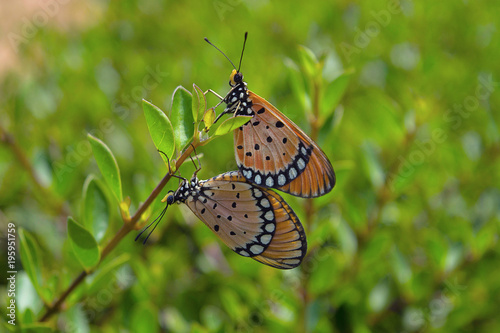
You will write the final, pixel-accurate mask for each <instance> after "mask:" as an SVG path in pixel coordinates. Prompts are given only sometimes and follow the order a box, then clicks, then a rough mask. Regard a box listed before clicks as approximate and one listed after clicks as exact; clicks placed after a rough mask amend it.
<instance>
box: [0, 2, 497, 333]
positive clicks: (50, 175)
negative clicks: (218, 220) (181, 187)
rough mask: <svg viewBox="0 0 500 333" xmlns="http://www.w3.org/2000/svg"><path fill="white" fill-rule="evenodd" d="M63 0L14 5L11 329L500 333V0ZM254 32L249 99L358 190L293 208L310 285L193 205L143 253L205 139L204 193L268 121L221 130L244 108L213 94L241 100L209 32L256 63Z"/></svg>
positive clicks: (4, 81)
mask: <svg viewBox="0 0 500 333" xmlns="http://www.w3.org/2000/svg"><path fill="white" fill-rule="evenodd" d="M48 3H49V4H50V5H45V6H44V7H42V6H41V5H40V7H38V6H39V5H38V4H37V5H36V7H34V8H31V9H29V8H23V9H21V8H17V9H16V7H15V6H14V5H12V6H13V7H12V10H11V11H12V12H15V15H14V14H13V15H11V16H12V17H21V18H24V19H21V20H18V22H16V23H15V24H13V23H12V24H11V25H10V26H7V28H6V29H5V28H4V29H3V30H4V31H5V32H6V33H5V35H6V36H7V38H6V39H5V40H4V41H2V42H0V51H2V50H7V51H6V52H4V53H3V54H7V55H8V54H11V55H12V56H11V57H10V58H9V57H6V58H5V59H6V60H5V61H4V63H5V64H8V66H5V67H0V91H2V93H1V94H0V110H1V112H0V142H1V144H0V209H1V214H0V224H1V227H2V228H1V230H2V231H1V232H2V235H5V236H4V237H2V238H5V239H6V237H7V236H6V233H7V225H8V223H14V224H15V225H16V237H17V245H16V246H17V261H16V265H17V266H16V269H17V271H18V273H17V278H16V304H17V317H16V318H17V322H16V327H13V326H12V325H9V324H8V323H6V322H2V323H0V325H2V329H4V328H5V329H8V330H11V331H15V329H19V328H20V327H23V328H25V329H27V330H29V329H32V330H33V331H36V332H43V331H48V332H49V331H54V330H57V331H64V332H73V331H78V332H80V331H82V332H89V331H91V332H111V331H117V330H118V331H122V330H128V331H131V332H135V331H141V330H142V331H149V332H153V331H172V332H269V331H273V332H287V331H297V332H368V331H375V332H392V331H401V332H431V331H432V332H436V331H437V332H456V331H474V332H495V331H499V330H500V320H499V319H498V315H497V312H498V311H497V309H498V308H499V307H500V271H499V270H498V267H499V265H500V253H499V247H498V232H499V227H500V209H499V207H500V191H499V188H498V184H500V167H499V166H500V163H499V162H498V157H499V151H500V145H499V140H500V135H499V130H498V125H497V124H498V122H499V121H500V119H499V113H498V112H494V110H497V109H498V108H499V106H500V94H498V89H499V85H498V80H499V77H500V74H499V73H500V63H499V62H498V56H499V51H500V38H499V36H498V33H499V32H498V28H496V25H498V18H497V14H496V13H497V12H498V10H499V9H500V8H499V4H498V2H495V1H486V2H472V1H469V2H441V3H435V2H430V1H424V2H415V1H410V0H405V1H402V2H401V3H400V2H397V1H389V2H386V1H361V2H357V3H356V4H354V3H351V2H348V1H337V2H335V3H332V2H324V1H323V2H321V1H313V2H307V3H304V4H301V6H303V7H301V8H300V9H298V7H297V5H296V4H293V3H289V2H284V1H278V2H270V1H268V2H266V1H253V2H241V1H226V0H221V1H213V2H193V1H187V2H186V1H184V2H160V1H143V2H138V1H137V2H136V1H121V2H85V3H73V2H66V3H63V2H59V1H55V0H54V1H49V2H48ZM8 12H9V11H6V12H5V13H4V12H2V14H0V15H1V16H2V17H3V18H7V15H8V14H7V13H8ZM299 12H300V13H299ZM299 14H300V15H299ZM43 15H45V17H46V18H47V20H40V19H39V17H43ZM2 21H5V22H7V23H6V24H8V22H9V20H2ZM245 31H249V39H248V42H247V46H246V50H245V54H244V57H243V61H242V67H241V71H242V73H243V74H244V76H245V81H246V82H248V86H249V89H251V90H252V91H255V92H256V93H257V94H259V95H260V96H263V97H265V98H266V99H268V100H269V101H270V102H271V103H273V104H274V105H275V106H277V107H278V108H279V109H280V110H281V111H282V112H283V113H285V114H286V115H287V117H289V118H291V119H292V120H293V121H294V122H296V123H297V124H298V125H299V126H300V127H301V128H303V129H304V131H305V132H307V133H308V134H310V135H311V137H313V138H315V139H317V142H318V144H319V145H320V146H321V147H322V149H323V150H324V151H325V153H326V154H327V156H329V157H330V159H331V161H332V164H333V166H334V168H335V171H336V174H337V185H336V187H335V188H334V189H333V191H332V192H331V193H329V194H328V195H325V196H323V197H320V198H317V199H314V200H305V199H299V198H295V197H291V196H288V195H283V197H284V198H285V199H286V201H287V202H288V203H289V204H290V205H291V206H292V207H293V209H294V211H295V212H296V213H297V215H298V216H299V218H300V220H301V221H302V223H303V224H304V227H305V229H306V234H307V237H308V245H309V250H308V255H307V257H306V259H305V261H304V263H303V264H302V265H301V266H300V267H299V268H297V269H294V270H291V271H279V270H276V269H273V268H270V267H267V266H264V265H262V264H259V263H257V262H254V261H252V260H250V259H246V258H243V257H241V256H238V255H237V254H234V253H232V251H231V250H230V249H228V248H226V247H224V245H223V244H221V243H220V242H219V241H218V240H217V238H216V237H215V236H214V235H213V234H212V233H211V232H210V230H208V228H206V226H204V225H203V223H201V222H200V221H198V220H197V219H196V218H195V217H194V215H193V214H192V213H191V212H190V211H188V210H186V209H185V207H182V206H179V207H176V206H174V207H170V208H169V210H168V211H167V213H166V215H165V217H164V219H163V220H162V222H161V223H160V225H159V227H158V228H157V229H156V231H155V232H154V233H153V234H152V236H151V238H150V239H149V241H148V243H147V244H146V245H145V246H143V245H142V244H141V243H140V242H134V238H135V236H136V234H137V232H136V230H138V229H140V227H142V226H143V225H144V224H145V223H146V222H150V221H151V220H152V219H154V218H155V217H156V216H158V214H159V213H160V212H161V210H162V209H163V208H164V205H165V204H164V203H161V200H160V199H161V198H162V197H163V196H164V195H165V194H166V193H167V191H168V190H172V189H173V190H175V189H176V188H177V184H178V183H177V180H175V179H174V180H170V181H169V179H168V177H167V178H165V175H166V174H167V173H168V171H169V167H168V166H167V164H168V163H170V168H171V170H172V171H178V172H180V174H182V175H183V176H184V177H189V176H190V175H191V174H192V172H193V170H194V166H193V164H192V163H191V161H190V160H189V158H188V156H189V153H190V152H191V151H190V149H191V146H190V143H193V144H194V145H195V146H196V147H197V148H196V152H197V153H198V155H199V156H201V157H200V161H201V164H202V170H201V171H200V172H199V174H198V175H199V176H200V178H203V179H206V178H209V177H212V176H215V175H217V174H220V173H222V172H225V171H228V170H234V169H236V164H235V162H234V156H233V143H232V135H231V134H228V132H229V131H231V130H232V129H233V128H235V127H238V126H239V123H234V122H239V121H242V122H244V121H246V120H245V119H239V120H238V119H237V120H229V119H230V118H223V119H221V120H220V121H219V122H217V123H216V124H214V125H213V126H211V125H212V123H213V121H214V120H215V118H216V116H217V114H220V112H222V107H221V106H219V107H218V108H217V109H215V112H216V113H217V114H215V113H214V110H213V109H211V107H214V106H215V105H216V104H217V103H219V99H218V98H217V97H216V96H214V95H213V94H211V93H207V94H205V93H204V92H205V91H207V90H208V89H212V90H214V91H217V92H218V93H219V94H221V95H224V94H225V93H226V92H227V91H228V89H229V87H228V85H227V82H228V78H229V74H230V71H231V69H232V67H231V65H230V64H229V62H227V60H226V59H225V58H224V57H223V56H221V54H220V53H219V52H217V51H216V50H214V49H213V48H212V47H211V46H209V45H208V44H206V43H205V42H204V41H203V37H204V36H207V37H209V38H210V40H211V41H212V42H213V43H215V44H216V45H217V46H218V47H219V48H221V49H222V50H223V51H224V52H226V53H227V55H228V56H229V57H230V58H231V59H232V61H233V62H234V63H235V64H237V62H238V61H239V59H238V57H239V53H240V52H241V46H240V45H241V43H242V39H243V33H244V32H245ZM13 36H14V37H13ZM15 36H19V38H17V39H16V37H15ZM13 38H14V39H13ZM301 45H302V46H301ZM0 53H1V52H0ZM7 67H8V68H7ZM5 68H7V69H5ZM193 82H196V84H193ZM176 87H178V88H176ZM183 87H188V88H183ZM143 99H144V101H143ZM156 105H157V106H156ZM226 119H227V120H226ZM148 133H149V134H148ZM224 134H227V135H224ZM150 138H151V139H150ZM158 150H159V151H161V152H163V153H158ZM192 155H194V154H192ZM167 157H168V158H167ZM186 158H187V159H186ZM184 162H189V163H184ZM162 179H163V180H162ZM160 182H162V184H166V186H165V187H164V188H161V187H160V188H158V187H157V185H158V184H159V183H160ZM153 193H154V196H153V197H151V195H152V194H153ZM2 244H4V243H3V242H2ZM6 252H7V248H6V246H2V248H1V249H0V255H1V256H2V258H6V257H7V253H6ZM2 269H3V266H2ZM5 271H6V270H4V269H3V271H2V274H6V273H4V272H5ZM2 276H3V275H2ZM5 281H6V279H5V278H3V279H2V282H1V283H2V284H0V294H1V295H7V289H8V286H7V284H6V282H5ZM76 282H77V283H76ZM75 283H76V284H75ZM72 286H74V288H72ZM69 288H71V289H70V293H69V294H68V295H67V298H65V299H64V302H63V303H62V304H60V305H57V306H55V305H56V304H55V302H56V301H57V300H58V299H60V297H61V295H63V294H64V292H65V291H67V290H68V289H69ZM0 300H1V301H0V306H1V307H2V309H5V308H6V306H7V303H6V302H7V301H8V298H7V297H6V296H4V297H2V298H0ZM49 309H53V313H51V315H50V316H49V317H47V318H44V316H45V315H46V314H47V312H48V311H50V310H49ZM4 318H6V317H5V316H2V320H3V319H4ZM42 318H44V321H43V322H42V321H41V319H42Z"/></svg>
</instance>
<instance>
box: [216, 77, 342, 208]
mask: <svg viewBox="0 0 500 333" xmlns="http://www.w3.org/2000/svg"><path fill="white" fill-rule="evenodd" d="M229 84H230V85H231V90H230V92H229V93H228V94H227V96H226V97H225V98H224V102H225V103H226V104H227V106H226V109H225V110H224V113H233V114H234V116H241V115H245V116H252V117H253V118H252V119H251V120H250V121H249V122H247V123H246V124H245V125H243V126H241V127H240V128H239V129H237V130H235V131H234V149H235V157H236V163H237V165H238V168H239V169H240V172H241V173H242V174H243V176H244V177H245V178H246V179H247V180H249V181H250V182H252V183H255V184H257V185H259V186H263V187H267V188H275V189H278V190H281V191H284V192H287V193H290V194H292V195H296V196H300V197H305V198H310V197H318V196H321V195H324V194H326V193H328V192H329V191H330V190H331V189H332V188H333V187H334V185H335V173H334V171H333V167H332V165H331V163H330V161H329V160H328V158H327V157H326V155H325V154H324V153H323V151H322V150H321V149H320V148H319V147H318V146H317V144H316V143H315V142H314V141H313V140H312V139H311V138H309V136H307V134H305V133H304V132H303V131H302V130H301V129H300V128H299V127H298V126H297V125H295V124H294V123H293V122H292V121H291V120H290V119H288V118H287V117H286V116H285V115H283V114H282V113H281V112H280V111H279V110H278V109H276V108H275V107H274V106H273V105H272V104H271V103H269V102H268V101H266V100H265V99H264V98H262V97H260V96H258V95H257V94H255V93H253V92H252V91H250V90H248V88H247V84H246V82H244V81H243V76H242V74H241V73H239V72H238V71H236V70H233V72H232V73H231V76H230V81H229Z"/></svg>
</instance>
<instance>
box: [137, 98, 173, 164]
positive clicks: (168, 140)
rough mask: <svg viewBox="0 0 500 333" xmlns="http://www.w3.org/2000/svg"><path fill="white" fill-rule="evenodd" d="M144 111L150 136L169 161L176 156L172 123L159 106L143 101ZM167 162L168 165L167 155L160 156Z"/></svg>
mask: <svg viewBox="0 0 500 333" xmlns="http://www.w3.org/2000/svg"><path fill="white" fill-rule="evenodd" d="M142 110H143V111H144V117H145V118H146V123H147V124H148V129H149V134H150V135H151V138H152V139H153V143H154V144H155V147H156V149H158V151H162V152H164V153H165V154H166V155H167V156H168V158H169V159H171V158H172V156H174V152H175V138H174V129H173V128H172V123H171V122H170V119H168V117H167V115H166V114H165V113H164V112H163V111H162V110H160V109H159V108H158V107H157V106H155V105H153V104H151V103H149V102H148V101H146V100H144V99H143V100H142ZM160 155H161V156H162V158H163V160H164V161H165V162H167V163H168V160H167V158H166V157H165V155H163V154H160Z"/></svg>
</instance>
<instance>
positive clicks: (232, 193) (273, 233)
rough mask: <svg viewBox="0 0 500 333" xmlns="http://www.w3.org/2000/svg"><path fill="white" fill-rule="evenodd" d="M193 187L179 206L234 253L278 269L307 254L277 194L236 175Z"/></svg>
mask: <svg viewBox="0 0 500 333" xmlns="http://www.w3.org/2000/svg"><path fill="white" fill-rule="evenodd" d="M199 184H200V189H199V191H198V193H197V194H196V195H195V196H191V197H190V198H189V199H188V200H186V201H185V203H186V204H187V205H188V207H189V208H190V209H191V210H192V211H193V213H194V214H195V215H196V216H197V217H198V218H199V219H200V220H202V221H203V222H204V223H205V224H206V225H207V226H208V227H209V228H210V229H211V230H212V231H213V232H214V233H215V234H216V235H217V236H218V237H219V238H220V239H221V240H222V241H223V242H224V243H225V244H226V245H227V246H229V247H230V248H231V249H232V250H233V251H234V252H236V253H238V254H240V255H242V256H245V257H251V258H253V259H255V260H257V261H259V262H261V263H263V264H266V265H269V266H272V267H276V268H281V269H290V268H294V267H297V266H298V265H299V264H300V262H301V261H302V258H303V257H304V255H305V254H306V251H307V242H306V236H305V232H304V228H303V227H302V225H301V223H300V221H299V219H298V218H297V215H295V213H294V212H293V210H292V208H290V206H289V205H288V204H287V203H286V202H285V201H284V200H283V199H282V198H281V197H280V196H279V195H278V194H276V193H275V192H273V191H271V190H268V189H265V188H262V187H259V186H255V185H254V184H250V183H248V182H247V181H246V179H245V178H244V177H243V176H242V175H241V174H240V173H239V172H237V171H232V172H227V173H224V174H221V175H219V176H216V177H214V178H211V179H209V180H206V181H200V183H199Z"/></svg>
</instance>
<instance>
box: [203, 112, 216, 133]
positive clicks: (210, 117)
mask: <svg viewBox="0 0 500 333" xmlns="http://www.w3.org/2000/svg"><path fill="white" fill-rule="evenodd" d="M214 121H215V110H214V108H210V109H208V110H207V111H206V112H205V114H204V115H203V122H204V123H205V128H206V130H207V131H208V130H209V129H210V127H212V125H213V124H214Z"/></svg>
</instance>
